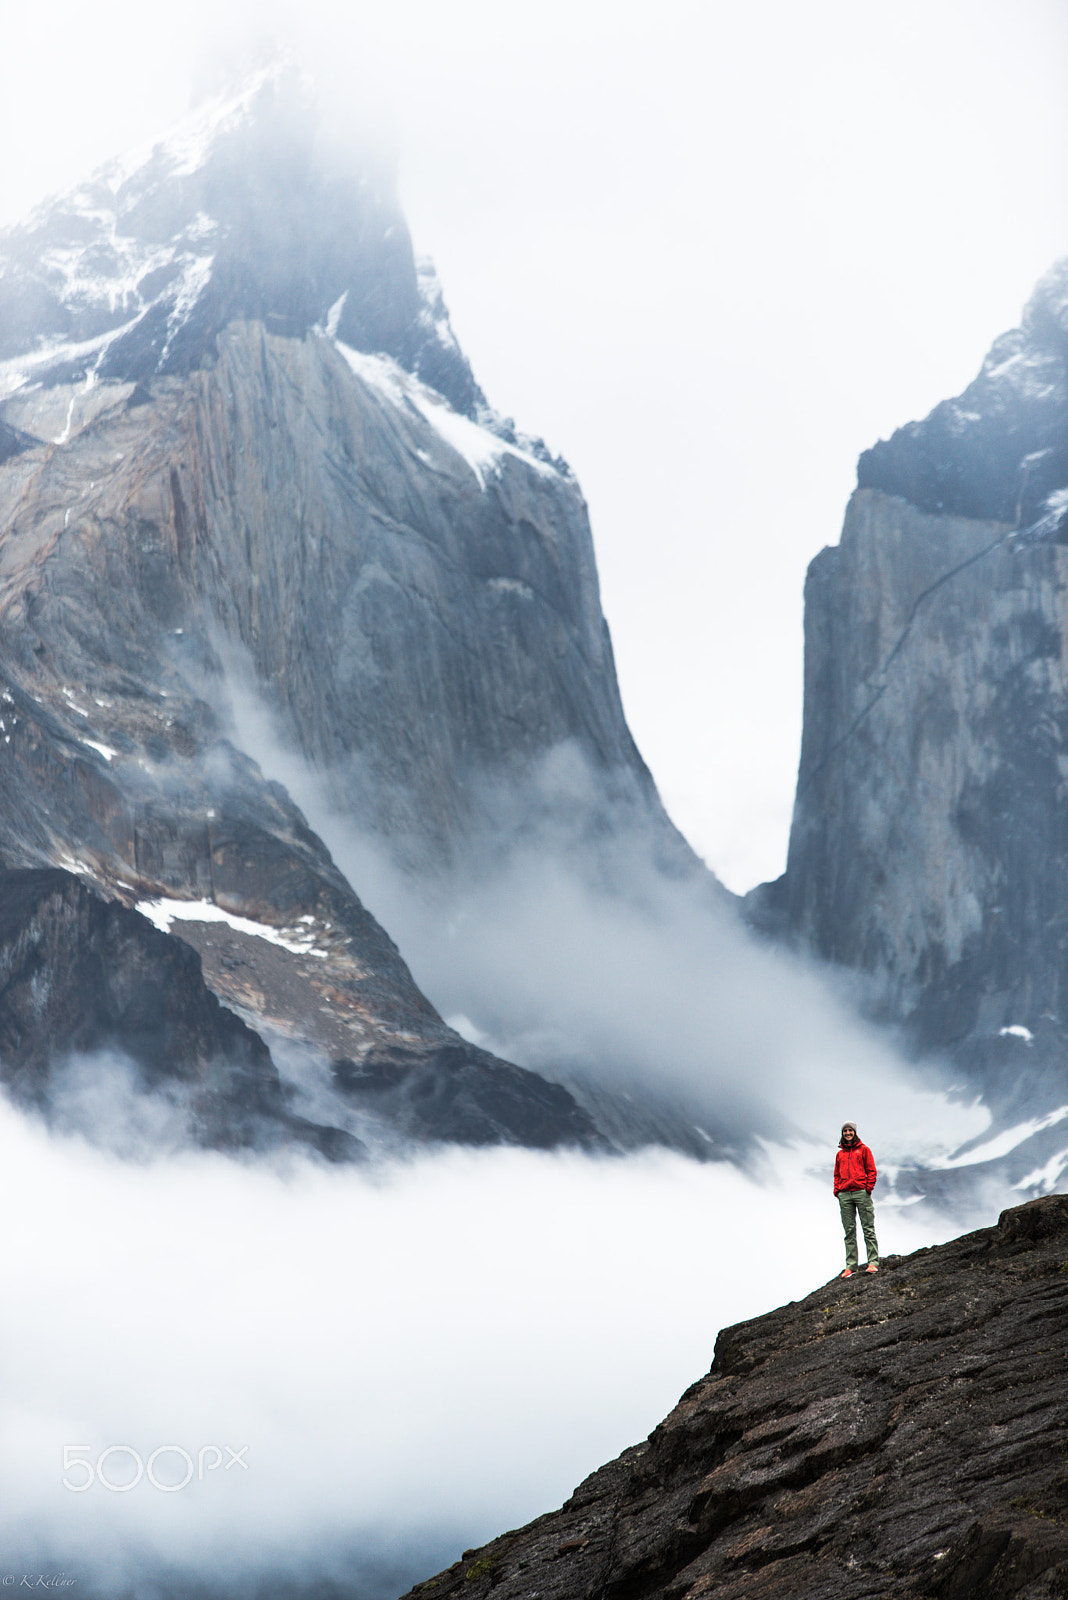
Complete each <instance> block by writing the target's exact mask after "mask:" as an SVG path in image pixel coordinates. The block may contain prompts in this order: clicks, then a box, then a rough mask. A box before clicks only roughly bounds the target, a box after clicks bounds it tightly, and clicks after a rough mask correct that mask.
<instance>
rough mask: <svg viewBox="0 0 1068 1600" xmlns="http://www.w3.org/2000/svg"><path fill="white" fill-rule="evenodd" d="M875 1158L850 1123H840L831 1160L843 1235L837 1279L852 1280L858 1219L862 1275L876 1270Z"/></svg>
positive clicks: (877, 1267)
mask: <svg viewBox="0 0 1068 1600" xmlns="http://www.w3.org/2000/svg"><path fill="white" fill-rule="evenodd" d="M877 1176H878V1174H877V1173H876V1170H875V1157H874V1156H873V1155H872V1153H871V1151H870V1150H869V1149H868V1147H867V1145H866V1144H862V1143H861V1142H860V1139H859V1138H858V1137H857V1130H856V1128H855V1127H854V1126H853V1124H852V1123H851V1122H843V1123H842V1137H841V1139H839V1141H838V1154H837V1155H836V1156H835V1158H834V1192H835V1194H836V1195H837V1197H838V1207H839V1210H840V1211H841V1213H842V1232H843V1233H844V1234H845V1252H846V1264H845V1271H844V1272H842V1273H839V1277H842V1278H851V1277H852V1276H853V1274H854V1272H856V1271H857V1218H858V1216H859V1218H860V1225H861V1227H862V1228H863V1230H864V1248H865V1249H866V1251H867V1254H868V1262H867V1265H866V1266H865V1268H864V1270H865V1272H878V1270H879V1244H878V1241H877V1240H876V1237H875V1203H874V1201H873V1200H872V1197H871V1192H872V1190H873V1189H874V1188H875V1179H876V1177H877Z"/></svg>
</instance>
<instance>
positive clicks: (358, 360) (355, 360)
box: [334, 339, 557, 489]
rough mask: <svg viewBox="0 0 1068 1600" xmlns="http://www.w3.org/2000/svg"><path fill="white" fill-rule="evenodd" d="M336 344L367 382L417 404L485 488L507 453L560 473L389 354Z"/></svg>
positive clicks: (403, 404) (398, 400) (397, 402)
mask: <svg viewBox="0 0 1068 1600" xmlns="http://www.w3.org/2000/svg"><path fill="white" fill-rule="evenodd" d="M334 346H335V348H336V349H337V350H338V351H339V353H340V354H341V355H342V356H344V358H345V360H346V361H347V362H348V364H349V367H350V368H351V370H352V371H353V372H354V373H355V374H356V376H357V378H359V379H360V380H361V381H362V382H363V383H366V384H367V385H368V386H369V387H370V388H373V389H375V390H376V391H377V392H378V393H379V394H381V395H383V396H384V397H385V398H386V399H387V400H389V401H390V403H391V404H392V405H394V406H396V407H398V408H399V409H405V410H407V411H408V412H409V414H410V412H411V410H412V409H413V408H414V410H415V411H417V412H418V414H419V415H420V416H421V417H422V419H423V421H424V422H426V423H428V424H429V425H430V427H431V428H432V429H433V430H434V432H435V433H436V434H437V436H438V438H439V439H441V440H442V441H443V442H444V443H445V444H446V445H447V446H448V447H449V449H450V450H451V451H452V452H453V454H454V455H458V456H460V457H461V459H462V460H463V461H465V462H466V463H467V465H468V466H469V467H470V468H471V471H472V472H473V473H474V475H475V478H476V480H477V482H478V486H479V488H480V489H485V487H486V480H487V478H488V477H489V476H495V475H496V474H497V473H498V472H499V471H500V468H501V462H502V460H503V459H504V457H505V456H516V457H517V458H518V459H519V460H520V461H523V462H525V463H526V465H527V466H528V467H533V468H534V470H535V471H536V472H539V473H541V474H542V475H543V476H545V477H550V478H555V477H556V476H557V473H556V468H555V467H552V466H550V465H549V464H548V463H547V462H544V461H539V460H538V458H537V457H536V456H532V455H528V453H527V452H526V451H525V450H520V449H518V448H517V447H516V446H515V445H512V444H509V443H508V442H507V441H506V440H504V439H498V437H497V435H496V434H495V433H490V432H489V430H488V429H487V428H481V427H479V425H478V423H477V422H471V421H470V420H469V419H468V418H467V417H462V416H461V415H460V413H459V412H458V411H454V410H453V409H452V407H451V406H450V405H449V403H448V401H447V400H445V399H443V398H442V396H441V395H439V394H438V393H437V391H436V390H434V389H430V388H428V387H427V386H426V384H424V383H420V382H419V380H418V378H413V377H412V376H411V375H410V374H409V373H407V372H405V371H404V369H403V367H400V366H398V365H397V363H396V362H395V361H394V360H393V359H392V358H391V357H390V356H369V355H365V354H364V353H363V352H362V351H360V350H354V349H353V348H352V346H351V345H347V344H343V343H342V341H341V340H340V339H335V340H334Z"/></svg>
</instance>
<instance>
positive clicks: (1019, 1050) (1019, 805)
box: [756, 265, 1068, 1112]
mask: <svg viewBox="0 0 1068 1600" xmlns="http://www.w3.org/2000/svg"><path fill="white" fill-rule="evenodd" d="M1066 358H1068V266H1065V265H1062V266H1061V267H1060V268H1058V269H1057V270H1056V271H1054V272H1052V273H1050V274H1049V275H1048V276H1047V278H1046V279H1044V280H1043V282H1042V284H1040V286H1039V288H1038V289H1037V291H1036V293H1035V295H1034V298H1033V299H1032V301H1031V302H1030V304H1029V306H1028V308H1027V311H1026V313H1025V316H1024V319H1023V324H1022V326H1021V328H1020V329H1018V330H1016V331H1015V332H1014V333H1011V334H1007V335H1005V336H1004V337H1003V338H1002V339H999V340H998V342H997V343H996V344H995V345H994V347H993V349H992V351H991V353H990V355H989V356H988V357H987V360H986V362H985V363H984V366H983V369H982V372H981V373H980V375H979V377H978V378H977V379H976V381H975V383H974V384H972V385H971V386H970V388H969V389H968V390H966V391H965V393H964V394H963V395H961V396H960V398H959V399H957V400H955V401H949V402H946V403H945V404H944V405H942V406H939V407H938V408H937V409H936V411H935V412H933V413H932V415H931V416H930V417H929V418H928V419H927V420H926V422H923V423H913V424H910V425H909V426H908V427H907V428H904V429H902V430H901V431H900V432H899V433H897V434H895V435H894V437H893V438H892V439H891V440H890V441H889V442H887V443H883V444H879V445H877V446H876V447H875V448H874V449H873V450H871V451H869V452H868V453H867V454H866V455H865V456H863V457H862V458H861V462H860V468H859V474H858V483H859V487H858V489H857V491H856V493H855V495H854V496H853V499H852V501H851V503H850V506H849V509H848V511H847V514H846V520H845V526H844V529H843V532H842V538H841V542H840V544H839V545H838V546H837V547H836V548H834V549H827V550H824V551H823V552H822V553H821V554H820V555H819V556H818V557H817V558H816V560H815V561H814V562H813V563H812V566H811V568H810V570H809V576H808V581H807V584H806V589H805V641H806V642H805V709H804V734H803V745H802V753H801V762H800V769H799V773H798V786H797V799H796V804H795V810H794V820H793V828H792V832H791V838H790V850H789V858H788V865H787V871H786V875H785V878H784V879H783V880H781V881H780V882H779V883H777V884H775V885H771V886H768V887H766V888H765V889H764V890H762V891H761V892H760V894H759V895H758V896H757V897H756V903H757V915H758V917H759V916H761V915H763V916H766V917H770V919H771V920H772V921H773V922H774V921H775V920H776V919H778V922H779V926H783V925H785V927H786V928H787V929H789V930H790V931H791V932H792V933H793V934H794V935H795V936H800V938H801V939H802V940H803V941H804V942H805V943H806V944H807V945H808V946H809V947H810V948H812V949H814V950H815V951H816V952H817V953H818V954H819V955H820V956H821V957H823V958H825V959H827V960H829V961H833V962H836V963H840V964H842V965H844V966H846V967H851V968H856V969H860V970H861V971H862V972H864V973H865V974H867V975H869V977H870V978H871V980H872V983H873V994H874V997H875V1004H876V1006H877V1008H878V1009H879V1010H880V1011H881V1012H882V1013H883V1014H884V1015H887V1016H889V1017H891V1018H894V1019H897V1020H907V1022H908V1023H909V1025H910V1028H911V1031H912V1034H913V1037H914V1038H915V1039H916V1041H917V1042H918V1044H919V1045H920V1046H921V1047H922V1048H932V1047H934V1048H938V1049H949V1050H950V1051H951V1052H952V1053H953V1054H954V1055H955V1057H956V1059H957V1060H958V1062H959V1063H960V1064H961V1065H963V1066H964V1067H965V1068H966V1069H967V1072H968V1073H969V1076H970V1081H971V1082H972V1083H973V1084H974V1085H975V1086H976V1087H978V1088H981V1089H982V1090H983V1091H984V1092H985V1093H986V1094H987V1095H988V1097H989V1098H990V1099H991V1100H992V1101H994V1102H995V1103H997V1104H999V1105H1001V1106H1002V1107H1006V1108H1012V1107H1015V1108H1016V1109H1017V1110H1019V1109H1020V1108H1022V1107H1026V1108H1028V1109H1029V1110H1031V1111H1032V1112H1033V1111H1034V1110H1036V1109H1037V1110H1039V1111H1043V1110H1047V1109H1048V1108H1049V1105H1050V1104H1051V1103H1052V1104H1060V1103H1063V1102H1064V1101H1065V1100H1068V1094H1066V1093H1065V1092H1064V1088H1065V1085H1064V1074H1063V1060H1064V1051H1065V1047H1066V1045H1068V942H1066V933H1065V930H1066V928H1068V866H1066V864H1068V833H1066V831H1065V819H1066V815H1068V813H1066V810H1065V803H1064V802H1065V794H1066V790H1065V781H1066V776H1068V600H1066V594H1068V589H1066V583H1068V562H1066V550H1065V544H1064V526H1065V513H1066V510H1068V367H1066Z"/></svg>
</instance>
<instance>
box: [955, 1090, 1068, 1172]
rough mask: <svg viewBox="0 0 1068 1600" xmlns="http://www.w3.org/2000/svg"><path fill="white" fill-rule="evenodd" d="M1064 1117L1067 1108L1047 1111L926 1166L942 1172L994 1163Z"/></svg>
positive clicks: (1062, 1107)
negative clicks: (974, 1145)
mask: <svg viewBox="0 0 1068 1600" xmlns="http://www.w3.org/2000/svg"><path fill="white" fill-rule="evenodd" d="M1065 1117H1068V1106H1059V1107H1058V1108H1057V1110H1056V1111H1047V1113H1046V1115H1045V1116H1044V1117H1035V1118H1034V1119H1033V1120H1032V1121H1030V1122H1018V1123H1017V1124H1016V1126H1015V1127H1013V1128H1006V1129H1005V1130H1004V1132H1003V1133H998V1134H995V1135H994V1137H993V1139H988V1140H987V1142H986V1143H985V1144H980V1145H976V1147H975V1148H974V1149H973V1150H966V1151H965V1152H964V1154H963V1155H959V1156H949V1157H948V1158H947V1159H945V1160H943V1161H931V1162H929V1163H928V1165H929V1166H931V1167H937V1168H938V1169H939V1170H940V1171H944V1170H946V1169H947V1168H949V1167H974V1166H975V1165H976V1164H977V1163H978V1162H980V1161H996V1160H997V1158H998V1157H999V1156H1007V1155H1008V1154H1009V1152H1010V1151H1011V1150H1015V1149H1016V1146H1017V1145H1020V1144H1023V1143H1024V1141H1025V1140H1026V1139H1030V1138H1032V1137H1033V1136H1034V1135H1035V1134H1036V1133H1042V1132H1043V1131H1044V1130H1045V1129H1046V1128H1052V1127H1055V1126H1056V1124H1057V1123H1058V1122H1063V1121H1064V1119H1065Z"/></svg>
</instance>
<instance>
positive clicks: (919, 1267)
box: [411, 1195, 1068, 1600]
mask: <svg viewBox="0 0 1068 1600" xmlns="http://www.w3.org/2000/svg"><path fill="white" fill-rule="evenodd" d="M1066 1257H1068V1197H1065V1196H1064V1195H1054V1196H1049V1197H1046V1198H1044V1199H1041V1200H1034V1201H1031V1202H1030V1203H1029V1204H1027V1205H1024V1206H1020V1207H1018V1208H1017V1209H1015V1210H1011V1211H1006V1212H1004V1213H1003V1214H1002V1216H1001V1218H1000V1219H999V1222H998V1225H997V1227H996V1228H984V1229H982V1230H980V1231H979V1232H978V1233H972V1234H968V1235H967V1236H966V1237H964V1238H962V1239H957V1240H955V1241H953V1242H952V1243H950V1244H946V1245H940V1246H938V1247H937V1248H935V1249H928V1250H920V1251H917V1252H916V1253H915V1254H914V1255H911V1256H905V1257H900V1256H898V1257H890V1258H889V1259H887V1260H886V1261H885V1262H884V1264H883V1270H882V1271H881V1272H880V1274H879V1275H878V1276H877V1277H875V1278H866V1277H863V1276H862V1277H861V1278H860V1279H857V1278H854V1279H852V1280H850V1281H848V1282H842V1281H841V1280H840V1279H836V1280H834V1281H832V1282H831V1283H830V1284H828V1285H826V1286H825V1287H824V1288H821V1289H817V1290H815V1291H814V1293H812V1294H811V1295H809V1296H808V1297H807V1299H805V1300H801V1301H799V1302H796V1303H792V1304H790V1305H788V1306H784V1307H782V1308H781V1309H780V1310H778V1311H773V1312H770V1313H769V1314H768V1315H766V1316H763V1317H758V1318H756V1319H755V1320H753V1321H752V1322H743V1323H739V1324H738V1325H737V1326H736V1327H733V1328H724V1329H723V1331H722V1332H721V1333H720V1335H719V1337H718V1339H717V1340H716V1350H715V1359H714V1361H713V1363H712V1368H711V1370H710V1372H709V1373H708V1375H707V1377H705V1378H703V1379H701V1381H700V1382H698V1383H696V1384H694V1386H693V1388H692V1389H690V1390H688V1391H687V1393H686V1394H684V1395H683V1397H682V1399H681V1400H680V1402H679V1404H678V1406H677V1407H676V1408H675V1410H674V1411H673V1412H672V1413H671V1415H670V1416H669V1417H667V1418H666V1419H665V1421H664V1422H662V1423H661V1425H660V1426H659V1427H658V1428H656V1429H655V1430H654V1432H653V1433H652V1434H650V1436H649V1438H648V1439H647V1440H646V1441H645V1443H644V1444H640V1445H636V1446H634V1447H633V1448H632V1449H630V1450H626V1451H624V1453H623V1454H622V1455H621V1456H620V1457H619V1458H618V1460H616V1461H613V1462H611V1463H609V1465H607V1466H605V1467H602V1468H601V1469H600V1470H599V1471H598V1472H595V1473H593V1474H592V1476H591V1477H589V1478H587V1479H586V1481H585V1482H584V1483H582V1484H580V1485H579V1487H578V1488H577V1489H576V1490H575V1493H574V1494H573V1495H572V1497H571V1499H570V1500H568V1501H567V1503H566V1504H565V1505H564V1506H562V1507H561V1509H560V1510H559V1511H556V1512H552V1513H549V1514H548V1515H546V1516H543V1517H540V1518H539V1519H538V1520H537V1521H536V1522H532V1523H531V1524H529V1526H528V1527H526V1528H521V1529H519V1530H518V1531H515V1532H511V1533H506V1534H503V1535H502V1536H501V1537H500V1538H498V1539H495V1540H493V1541H492V1543H490V1544H488V1545H485V1546H483V1547H482V1548H481V1549H476V1550H468V1551H466V1552H465V1553H464V1556H463V1558H462V1559H461V1560H460V1561H457V1562H456V1563H455V1565H454V1566H452V1567H450V1568H449V1569H448V1570H447V1571H446V1572H442V1573H440V1574H439V1575H438V1576H437V1577H436V1578H431V1579H429V1580H427V1581H426V1582H425V1583H423V1584H420V1585H417V1587H416V1588H415V1589H413V1590H412V1591H411V1593H412V1595H413V1596H414V1595H423V1596H427V1595H433V1596H434V1597H435V1600H438V1597H439V1596H440V1597H445V1596H448V1595H454V1594H455V1595H459V1594H463V1595H464V1596H465V1597H468V1596H474V1597H478V1596H480V1595H483V1594H493V1596H494V1597H495V1600H534V1597H535V1596H537V1597H539V1600H579V1597H583V1596H589V1597H591V1600H593V1597H598V1600H600V1597H604V1600H623V1597H626V1600H646V1597H648V1600H653V1597H657V1600H700V1597H705V1596H708V1597H711V1596H717V1597H719V1600H743V1597H744V1600H763V1597H765V1596H767V1597H768V1600H771V1597H774V1600H789V1597H793V1596H796V1597H798V1600H800V1597H802V1596H803V1597H807V1600H815V1597H817V1596H818V1597H819V1600H861V1597H869V1596H870V1597H874V1596H879V1597H880V1600H882V1597H890V1596H895V1597H900V1600H906V1597H907V1600H1010V1597H1011V1600H1053V1597H1054V1596H1057V1595H1062V1594H1064V1593H1065V1592H1066V1588H1068V1472H1066V1467H1068V1463H1066V1459H1065V1454H1064V1437H1065V1434H1064V1430H1065V1425H1066V1423H1068V1409H1066V1400H1065V1392H1064V1382H1063V1358H1064V1340H1065V1336H1066V1334H1068V1263H1066Z"/></svg>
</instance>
